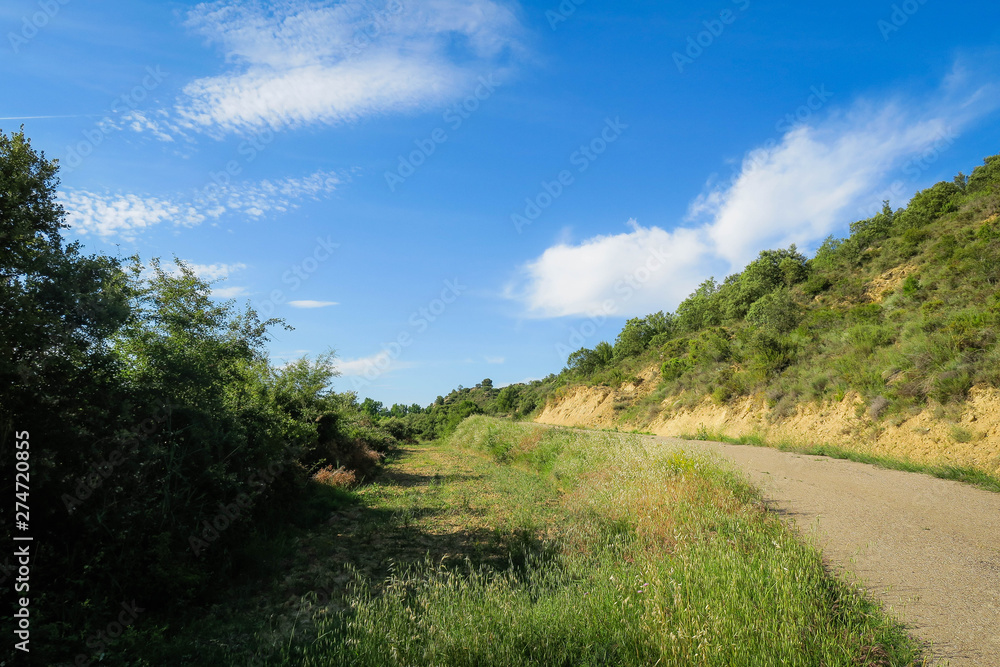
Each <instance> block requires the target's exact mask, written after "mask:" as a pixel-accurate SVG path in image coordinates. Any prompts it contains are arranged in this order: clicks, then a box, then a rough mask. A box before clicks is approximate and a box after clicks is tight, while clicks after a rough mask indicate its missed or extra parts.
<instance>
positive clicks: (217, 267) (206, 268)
mask: <svg viewBox="0 0 1000 667" xmlns="http://www.w3.org/2000/svg"><path fill="white" fill-rule="evenodd" d="M187 266H188V268H190V269H191V270H192V271H194V274H195V275H196V276H198V277H199V278H201V279H202V280H206V281H209V282H211V281H213V280H225V279H226V278H228V277H229V276H230V274H232V273H235V272H236V271H242V270H243V269H245V268H247V265H246V264H243V263H241V262H237V263H236V264H222V263H219V264H194V263H191V264H188V265H187Z"/></svg>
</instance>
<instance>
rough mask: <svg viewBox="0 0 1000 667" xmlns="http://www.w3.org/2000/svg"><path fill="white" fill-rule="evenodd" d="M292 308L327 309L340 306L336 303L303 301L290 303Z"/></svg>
mask: <svg viewBox="0 0 1000 667" xmlns="http://www.w3.org/2000/svg"><path fill="white" fill-rule="evenodd" d="M288 305H289V306H291V307H292V308H326V307H327V306H336V305H339V304H338V303H337V302H336V301H311V300H308V299H305V300H301V301H289V302H288Z"/></svg>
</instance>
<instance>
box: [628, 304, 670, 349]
mask: <svg viewBox="0 0 1000 667" xmlns="http://www.w3.org/2000/svg"><path fill="white" fill-rule="evenodd" d="M673 331H674V316H673V315H672V314H669V313H667V314H664V312H663V311H662V310H661V311H659V312H657V313H653V314H652V315H647V316H646V317H633V318H632V319H630V320H629V321H628V322H626V323H625V327H624V328H623V329H622V330H621V333H619V334H618V338H617V339H615V346H614V353H613V354H614V358H615V359H624V358H626V357H634V356H636V355H638V354H641V353H642V352H644V351H645V350H646V348H647V347H649V345H650V342H651V341H652V340H653V339H654V338H655V337H656V336H662V335H670V334H672V333H673Z"/></svg>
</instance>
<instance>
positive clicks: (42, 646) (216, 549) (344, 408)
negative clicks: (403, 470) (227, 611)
mask: <svg viewBox="0 0 1000 667" xmlns="http://www.w3.org/2000/svg"><path fill="white" fill-rule="evenodd" d="M56 185H57V180H56V168H55V165H54V164H53V163H52V162H50V161H47V160H46V159H45V158H44V156H42V155H39V154H37V153H35V152H34V151H33V150H32V149H31V146H30V144H29V143H28V141H27V140H26V139H25V138H24V136H23V135H22V134H20V133H16V134H14V135H11V136H10V137H7V136H2V135H0V220H2V230H0V237H2V239H0V240H2V244H3V247H4V252H3V253H0V279H2V282H0V306H2V308H0V312H2V313H3V315H2V317H0V345H2V346H3V354H0V376H2V378H0V379H2V385H0V406H2V407H0V410H2V413H0V435H2V443H0V444H2V447H0V453H2V455H3V457H4V458H11V457H10V451H11V449H12V441H13V436H14V429H15V427H16V429H17V430H18V431H23V430H28V431H29V432H30V442H31V444H32V449H31V462H32V469H31V486H32V492H33V493H32V503H31V509H32V515H33V517H32V518H33V522H32V527H33V528H34V529H35V530H36V532H35V533H34V536H35V538H36V539H37V540H38V541H39V543H41V544H44V545H45V548H46V550H47V556H46V557H45V558H41V559H38V560H37V561H36V562H35V563H34V567H33V570H32V585H33V590H37V591H39V592H38V593H37V595H33V598H32V604H33V608H34V609H36V610H39V612H38V615H37V616H33V619H34V621H33V629H35V630H36V631H37V632H38V633H39V634H38V636H39V637H44V638H45V639H44V640H43V641H40V642H39V645H38V647H37V653H38V655H37V660H38V662H39V664H43V663H44V664H56V663H60V662H64V661H66V660H69V659H72V657H73V655H75V654H76V653H78V652H79V649H80V648H81V647H83V646H84V641H85V639H86V637H87V636H88V635H90V634H92V633H93V631H94V630H95V629H97V628H96V626H98V625H100V626H101V628H102V629H103V628H104V627H106V626H105V625H103V624H102V622H103V623H106V619H107V618H108V617H113V614H114V613H116V608H117V607H118V605H119V604H120V603H121V601H122V600H133V599H135V600H138V601H140V602H139V604H140V606H142V607H144V608H145V609H147V610H148V612H147V613H150V614H155V613H160V612H163V611H165V610H169V609H177V608H182V607H183V606H184V605H186V604H188V603H191V602H196V601H199V600H204V599H205V598H206V597H208V596H209V595H211V594H212V593H213V591H215V590H218V588H219V587H221V586H224V585H226V584H227V583H231V582H232V581H233V580H234V578H236V577H238V576H239V575H240V574H241V571H240V568H241V567H244V566H246V567H254V566H253V565H252V559H246V558H243V557H242V554H244V553H245V552H246V549H248V548H249V545H251V544H252V543H253V541H254V538H255V536H257V537H259V536H261V535H265V534H274V533H275V532H278V531H281V530H283V529H285V527H286V526H287V525H288V515H289V514H292V515H294V516H295V517H296V521H297V522H299V523H301V521H299V519H300V518H302V517H306V516H315V515H316V513H315V512H314V511H313V510H312V509H309V508H314V506H316V502H315V500H316V494H315V493H313V492H312V491H311V490H310V489H312V488H313V487H314V486H315V484H314V483H312V482H310V481H309V478H308V475H307V474H308V472H309V469H310V466H311V465H312V464H313V463H319V462H324V461H325V462H326V463H327V464H332V463H333V462H334V461H333V460H332V459H333V458H334V457H335V456H345V457H347V456H353V457H355V458H356V459H357V460H358V462H359V464H363V465H366V466H368V467H371V466H372V465H374V463H377V462H378V460H379V458H380V456H381V454H379V453H377V452H376V450H381V451H385V450H386V449H387V448H389V447H391V446H392V445H393V443H395V442H396V440H395V437H394V436H393V435H392V434H390V433H388V432H386V431H385V430H382V429H379V428H378V427H377V426H375V425H373V424H372V423H371V422H370V421H369V422H366V421H365V419H366V418H362V415H361V413H360V412H359V411H358V409H357V404H356V401H355V398H354V396H353V395H336V394H333V393H332V392H331V391H330V390H329V382H330V380H331V379H332V378H333V377H334V376H335V375H336V372H335V370H334V368H333V366H332V363H331V362H332V353H330V354H327V355H322V356H321V357H320V358H318V359H317V360H316V361H315V362H312V361H309V360H306V359H302V360H298V361H295V362H292V363H290V364H288V365H287V366H285V367H283V368H273V367H271V366H270V365H269V363H268V359H267V355H266V351H265V344H266V342H267V341H268V334H267V332H268V330H269V328H270V327H272V326H275V325H278V324H280V322H278V321H276V320H269V321H261V320H260V319H259V318H258V316H257V314H256V313H255V312H254V311H253V310H252V309H250V308H246V309H244V310H239V309H237V308H236V306H235V304H234V303H232V302H221V303H220V302H218V301H216V300H214V299H213V298H212V297H211V289H210V287H209V285H208V284H207V283H205V282H204V281H202V280H200V279H199V278H198V277H197V276H196V275H195V274H194V273H193V271H192V270H191V269H190V267H188V266H187V265H185V264H184V263H183V262H180V261H176V264H177V270H176V271H173V272H168V271H166V270H165V269H164V268H163V267H162V266H161V264H160V263H159V261H158V260H152V261H151V262H150V263H149V265H148V266H146V267H144V266H142V265H141V264H140V263H139V261H138V259H136V258H133V260H132V262H131V263H130V264H129V265H128V266H123V265H122V264H121V262H119V261H118V260H116V259H114V258H109V257H104V256H84V255H82V254H81V253H80V251H79V248H80V246H79V245H78V244H75V243H74V244H68V245H67V244H65V243H64V241H63V239H62V236H61V230H62V229H63V228H65V226H66V225H65V223H64V221H63V215H64V213H63V210H62V209H61V207H60V206H59V205H58V204H57V203H56V202H55V188H56ZM397 433H398V431H397ZM12 486H13V479H11V480H10V481H9V482H7V483H6V486H5V487H4V488H5V490H6V491H8V492H9V493H10V494H11V495H13V490H12ZM297 508H301V509H302V511H301V512H297V511H296V510H297ZM321 518H325V517H321ZM244 564H246V565H244ZM42 610H44V611H42ZM32 649H33V654H35V650H36V646H35V645H33V646H32Z"/></svg>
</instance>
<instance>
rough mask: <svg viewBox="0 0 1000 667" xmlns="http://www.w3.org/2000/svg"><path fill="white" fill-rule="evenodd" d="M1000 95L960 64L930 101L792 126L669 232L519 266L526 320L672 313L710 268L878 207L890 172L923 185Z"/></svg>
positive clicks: (571, 249)
mask: <svg viewBox="0 0 1000 667" xmlns="http://www.w3.org/2000/svg"><path fill="white" fill-rule="evenodd" d="M998 102H1000V95H998V88H997V87H996V86H994V85H992V84H988V85H984V86H978V87H976V86H973V85H970V81H969V76H968V74H967V73H966V72H965V71H963V70H961V69H960V68H956V70H955V71H954V72H953V73H952V74H951V75H950V76H949V77H948V78H947V79H946V80H945V82H944V83H943V84H942V86H941V89H940V91H939V95H938V96H937V97H936V101H935V102H933V103H931V104H924V105H922V106H921V104H920V103H919V102H917V101H913V100H909V101H906V100H902V99H895V100H889V101H886V102H883V103H881V104H875V103H872V102H869V101H860V102H857V103H855V104H854V105H853V106H852V107H851V108H850V109H848V110H847V111H842V112H833V113H831V114H830V115H828V116H827V117H825V118H823V119H821V120H819V121H816V122H813V123H811V124H808V125H799V126H797V127H793V128H791V129H790V130H789V131H788V132H786V133H785V134H784V135H783V136H782V137H781V138H780V140H777V141H773V142H771V145H768V146H765V147H762V148H758V149H756V150H754V151H752V152H751V153H749V154H748V155H747V157H746V158H745V159H744V160H743V162H742V165H741V169H740V172H739V173H738V174H737V175H736V176H734V178H733V179H732V180H731V181H730V182H729V183H727V184H723V185H713V186H709V187H708V188H707V189H706V191H705V192H704V193H702V194H701V195H700V196H698V197H697V198H696V199H695V200H694V201H693V202H692V203H691V205H690V208H689V213H688V217H687V220H686V223H687V225H686V226H679V227H677V228H675V229H673V230H672V231H665V230H664V229H661V228H660V227H656V226H653V227H641V226H639V225H637V224H636V223H635V222H634V221H630V223H629V224H630V225H631V227H632V230H631V231H630V232H628V233H623V234H617V235H610V236H596V237H594V238H591V239H587V240H585V241H583V242H582V243H579V244H575V245H573V244H570V243H559V244H557V245H555V246H552V247H550V248H548V249H547V250H545V252H544V253H542V255H541V256H540V257H538V258H537V259H535V260H533V261H530V262H528V263H526V264H525V265H524V266H522V267H521V268H520V271H519V275H518V278H517V280H516V281H515V282H514V283H513V284H512V285H511V286H509V287H508V290H507V294H508V296H510V297H512V298H517V299H520V300H521V301H522V302H523V303H524V305H525V307H526V314H527V316H529V317H560V316H570V315H573V316H581V315H587V316H593V315H610V314H615V315H619V316H640V315H645V314H647V313H650V312H655V311H657V310H661V309H673V308H675V307H676V306H677V304H678V303H679V302H680V301H681V300H682V299H683V298H684V297H686V296H687V295H688V294H689V293H690V292H691V291H692V290H693V289H694V288H695V287H696V286H697V284H698V283H699V282H701V281H702V280H704V279H705V278H707V277H708V276H709V275H713V274H714V275H715V276H716V277H720V278H721V277H722V275H724V274H725V273H729V272H732V271H738V270H740V269H741V268H742V267H743V266H744V265H745V264H746V263H747V262H748V261H750V260H752V259H753V258H754V257H756V255H757V254H758V252H759V251H760V250H762V249H764V248H775V247H784V246H787V245H789V244H791V243H795V244H798V245H800V246H804V247H806V248H807V249H808V248H809V247H815V245H816V244H818V242H819V241H821V240H822V239H823V238H824V237H826V236H827V235H829V234H830V233H832V232H833V231H835V230H836V229H837V228H838V226H844V225H846V223H848V222H850V221H852V220H856V219H859V218H862V217H867V216H868V215H872V214H874V213H875V212H876V208H875V207H874V206H873V204H877V206H881V200H880V199H879V198H878V197H879V195H878V194H877V193H879V192H880V191H884V189H885V185H886V182H887V180H888V179H890V178H893V177H896V176H899V175H901V174H902V175H905V176H907V177H908V178H910V183H909V185H910V187H911V189H909V190H908V192H911V193H912V192H913V191H914V190H915V189H916V188H917V187H926V186H927V185H929V184H928V183H923V184H920V183H917V182H916V180H917V179H919V178H921V177H922V176H923V172H924V171H926V170H927V169H929V168H930V167H929V165H931V164H933V162H934V161H936V159H937V157H938V156H939V155H940V153H941V152H942V151H944V150H947V148H948V146H950V145H951V144H952V143H953V142H954V140H955V137H956V136H957V135H958V133H959V132H960V131H961V130H962V129H963V128H965V127H966V126H967V125H969V124H970V123H971V122H972V121H974V120H976V119H977V118H980V117H982V116H983V115H985V114H987V113H990V112H992V111H994V110H995V109H996V108H997V107H998V106H1000V104H998ZM896 189H897V190H900V191H903V186H902V181H897V187H896ZM904 203H905V202H904V201H894V202H893V204H894V205H896V206H898V205H902V204H904ZM859 209H861V210H864V211H865V213H864V214H863V215H858V214H857V213H858V210H859ZM656 258H659V259H661V260H662V261H661V262H657V261H656ZM640 278H645V279H644V280H640Z"/></svg>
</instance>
